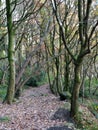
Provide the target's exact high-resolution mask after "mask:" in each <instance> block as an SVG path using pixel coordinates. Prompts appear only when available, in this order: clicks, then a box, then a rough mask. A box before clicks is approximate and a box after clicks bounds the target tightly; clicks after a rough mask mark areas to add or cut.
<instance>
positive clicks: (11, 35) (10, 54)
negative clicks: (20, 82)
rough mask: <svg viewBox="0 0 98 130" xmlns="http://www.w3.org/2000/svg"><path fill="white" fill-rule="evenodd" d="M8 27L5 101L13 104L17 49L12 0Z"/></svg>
mask: <svg viewBox="0 0 98 130" xmlns="http://www.w3.org/2000/svg"><path fill="white" fill-rule="evenodd" d="M6 12H7V29H8V61H9V82H8V89H7V95H6V97H5V100H4V102H6V103H8V104H12V101H13V98H14V93H15V50H14V31H13V22H12V12H11V4H10V0H6Z"/></svg>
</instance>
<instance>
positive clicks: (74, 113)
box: [71, 63, 81, 118]
mask: <svg viewBox="0 0 98 130" xmlns="http://www.w3.org/2000/svg"><path fill="white" fill-rule="evenodd" d="M74 73H75V77H74V85H73V93H72V99H71V117H73V118H77V113H78V108H79V104H78V98H79V90H80V86H81V79H80V73H81V63H79V64H78V65H75V68H74Z"/></svg>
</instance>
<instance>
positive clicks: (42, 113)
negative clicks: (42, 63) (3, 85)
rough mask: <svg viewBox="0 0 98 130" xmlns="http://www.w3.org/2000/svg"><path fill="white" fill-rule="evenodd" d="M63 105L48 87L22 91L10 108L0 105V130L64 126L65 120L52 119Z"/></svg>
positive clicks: (41, 128)
mask: <svg viewBox="0 0 98 130" xmlns="http://www.w3.org/2000/svg"><path fill="white" fill-rule="evenodd" d="M64 104H65V103H64V102H60V101H59V98H58V97H55V96H54V95H53V94H51V92H50V90H49V87H48V85H44V86H41V87H38V88H29V89H27V90H24V92H23V94H22V96H21V97H20V99H19V101H17V102H15V103H13V104H12V105H11V106H10V105H7V104H6V105H2V104H0V130H48V128H50V127H54V126H64V125H65V124H66V123H67V121H66V120H62V119H61V120H60V119H59V118H58V119H55V120H53V119H52V118H53V115H54V113H55V112H56V111H57V110H58V109H59V108H62V107H64ZM64 130H65V129H64ZM66 130H68V129H67V128H66Z"/></svg>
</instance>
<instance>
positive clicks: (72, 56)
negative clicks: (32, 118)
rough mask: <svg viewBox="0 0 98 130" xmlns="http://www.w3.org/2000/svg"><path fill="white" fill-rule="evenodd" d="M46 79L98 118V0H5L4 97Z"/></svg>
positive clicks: (1, 24) (0, 40)
mask: <svg viewBox="0 0 98 130" xmlns="http://www.w3.org/2000/svg"><path fill="white" fill-rule="evenodd" d="M43 84H49V87H50V90H51V92H52V93H53V94H54V95H55V96H57V97H59V98H60V100H68V101H69V102H70V104H71V107H70V117H71V118H72V119H74V120H75V121H76V120H77V119H78V118H79V116H80V112H79V106H80V104H85V105H86V106H87V107H89V110H90V111H92V113H93V114H94V115H95V116H96V118H97V119H98V1H97V0H0V100H2V103H3V104H4V105H5V104H10V105H12V104H13V101H15V99H18V100H19V97H20V96H21V94H22V93H23V91H24V89H25V88H29V87H28V86H32V87H38V86H41V85H43ZM25 91H26V90H25ZM88 102H90V103H88ZM95 126H96V125H95ZM97 129H98V127H97ZM97 129H96V130H97ZM91 130H93V129H91ZM94 130H95V129H94Z"/></svg>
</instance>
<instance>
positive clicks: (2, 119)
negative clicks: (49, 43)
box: [0, 116, 11, 122]
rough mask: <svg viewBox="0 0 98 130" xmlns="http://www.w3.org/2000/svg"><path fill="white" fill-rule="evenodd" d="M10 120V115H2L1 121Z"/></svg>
mask: <svg viewBox="0 0 98 130" xmlns="http://www.w3.org/2000/svg"><path fill="white" fill-rule="evenodd" d="M10 120H11V119H10V118H9V117H8V116H4V117H0V122H9V121H10Z"/></svg>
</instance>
